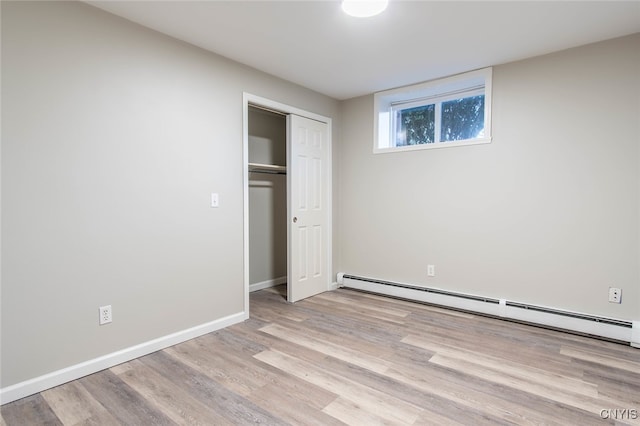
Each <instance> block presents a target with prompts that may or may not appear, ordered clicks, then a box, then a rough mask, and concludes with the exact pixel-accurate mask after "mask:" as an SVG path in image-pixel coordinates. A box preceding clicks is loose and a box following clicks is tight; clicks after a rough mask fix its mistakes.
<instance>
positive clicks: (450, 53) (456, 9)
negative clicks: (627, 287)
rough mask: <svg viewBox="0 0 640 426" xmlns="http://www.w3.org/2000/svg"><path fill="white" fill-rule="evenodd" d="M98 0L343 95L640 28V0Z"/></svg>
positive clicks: (214, 49)
mask: <svg viewBox="0 0 640 426" xmlns="http://www.w3.org/2000/svg"><path fill="white" fill-rule="evenodd" d="M89 3H90V4H92V5H94V6H97V7H99V8H101V9H104V10H106V11H109V12H111V13H114V14H116V15H119V16H122V17H124V18H127V19H129V20H131V21H134V22H137V23H139V24H142V25H144V26H146V27H149V28H152V29H155V30H157V31H160V32H162V33H165V34H168V35H170V36H173V37H175V38H177V39H180V40H183V41H186V42H188V43H191V44H194V45H196V46H199V47H202V48H204V49H207V50H210V51H212V52H216V53H218V54H220V55H222V56H226V57H228V58H231V59H233V60H235V61H238V62H241V63H243V64H246V65H249V66H251V67H254V68H257V69H259V70H262V71H264V72H267V73H269V74H273V75H276V76H278V77H281V78H283V79H286V80H289V81H292V82H295V83H297V84H300V85H302V86H305V87H308V88H310V89H313V90H316V91H318V92H321V93H324V94H326V95H329V96H331V97H333V98H336V99H348V98H352V97H355V96H359V95H363V94H368V93H373V92H376V91H379V90H384V89H389V88H394V87H399V86H403V85H407V84H412V83H417V82H422V81H426V80H430V79H433V78H438V77H442V76H446V75H452V74H456V73H460V72H464V71H469V70H473V69H477V68H482V67H485V66H489V65H498V64H501V63H505V62H511V61H515V60H519V59H524V58H527V57H532V56H537V55H541V54H545V53H550V52H554V51H558V50H563V49H567V48H570V47H574V46H579V45H583V44H588V43H592V42H596V41H600V40H606V39H610V38H615V37H619V36H623V35H627V34H632V33H636V32H640V1H626V2H614V1H602V2H597V1H564V2H559V1H534V2H524V1H497V2H487V1H478V0H476V1H468V2H462V1H400V0H391V2H390V4H389V7H388V8H387V10H386V11H385V12H384V13H383V14H381V15H378V16H376V17H373V18H352V17H349V16H346V15H345V14H344V13H342V11H341V8H340V2H339V1H337V0H336V1H329V0H327V1H268V0H262V1H237V0H236V1H184V0H182V1H89ZM639 49H640V47H639Z"/></svg>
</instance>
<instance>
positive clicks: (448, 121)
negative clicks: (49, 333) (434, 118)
mask: <svg viewBox="0 0 640 426" xmlns="http://www.w3.org/2000/svg"><path fill="white" fill-rule="evenodd" d="M440 126H441V127H440V140H441V141H442V142H447V141H460V140H463V139H474V138H479V137H482V133H483V130H484V95H481V96H471V97H468V98H462V99H454V100H452V101H447V102H443V103H442V123H441V125H440Z"/></svg>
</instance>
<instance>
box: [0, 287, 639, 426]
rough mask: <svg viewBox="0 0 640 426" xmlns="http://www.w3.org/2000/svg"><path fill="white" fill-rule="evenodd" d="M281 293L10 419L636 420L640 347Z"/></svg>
mask: <svg viewBox="0 0 640 426" xmlns="http://www.w3.org/2000/svg"><path fill="white" fill-rule="evenodd" d="M282 290H283V289H282V288H274V289H267V290H262V291H259V292H256V293H252V294H251V319H250V320H248V321H246V322H244V323H242V324H237V325H234V326H232V327H229V328H226V329H224V330H220V331H218V332H215V333H211V334H208V335H205V336H203V337H200V338H197V339H194V340H191V341H189V342H186V343H183V344H180V345H177V346H174V347H171V348H168V349H165V350H163V351H160V352H156V353H154V354H151V355H148V356H145V357H142V358H139V359H136V360H134V361H131V362H127V363H125V364H122V365H119V366H117V367H114V368H111V369H108V370H105V371H102V372H100V373H96V374H93V375H91V376H87V377H84V378H82V379H79V380H76V381H74V382H70V383H67V384H65V385H62V386H59V387H57V388H54V389H50V390H47V391H45V392H42V393H40V394H37V395H34V396H31V397H28V398H24V399H22V400H19V401H16V402H13V403H10V404H7V405H5V406H3V407H2V411H1V413H2V419H3V420H2V421H3V422H4V423H3V424H6V425H31V424H34V425H35V424H38V425H39V424H52V425H53V424H64V425H80V424H82V425H111V424H126V425H155V424H201V425H225V424H250V423H260V424H265V425H279V424H293V425H337V424H344V423H346V424H352V425H376V424H403V425H412V424H415V425H418V424H421V425H422V424H433V425H448V424H464V425H481V424H556V425H590V424H593V425H601V424H614V423H616V422H617V423H616V424H640V350H639V349H633V348H631V347H629V346H625V345H621V344H616V343H610V342H603V341H600V340H595V339H590V338H587V337H582V336H576V335H571V334H566V333H562V332H556V331H550V330H544V329H541V328H536V327H532V326H527V325H522V324H515V323H510V322H506V321H501V320H498V319H493V318H485V317H482V316H474V315H470V314H466V313H460V312H455V311H449V310H445V309H440V308H435V307H430V306H425V305H420V304H415V303H410V302H405V301H400V300H394V299H388V298H385V297H379V296H375V295H370V294H364V293H358V292H354V291H350V290H337V291H334V292H329V293H325V294H322V295H318V296H315V297H312V298H310V299H307V300H304V301H301V302H298V303H296V304H293V305H292V304H288V303H287V302H286V301H285V299H284V297H283V295H282ZM601 410H610V411H604V412H602V413H603V414H604V415H605V416H606V415H609V418H608V419H602V416H601ZM615 410H618V411H615ZM622 410H635V411H622ZM634 413H635V415H634ZM614 416H615V417H617V420H615V419H614V418H613V417H614ZM633 417H638V418H636V419H634V418H633Z"/></svg>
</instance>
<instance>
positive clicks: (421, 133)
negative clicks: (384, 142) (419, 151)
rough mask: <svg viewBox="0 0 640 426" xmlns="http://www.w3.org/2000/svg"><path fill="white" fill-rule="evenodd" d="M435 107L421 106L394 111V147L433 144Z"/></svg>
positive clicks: (432, 105)
mask: <svg viewBox="0 0 640 426" xmlns="http://www.w3.org/2000/svg"><path fill="white" fill-rule="evenodd" d="M435 110H436V108H435V105H434V104H431V105H422V106H418V107H414V108H406V109H402V110H398V111H396V146H407V145H420V144H425V143H433V142H434V139H435V128H436V115H435Z"/></svg>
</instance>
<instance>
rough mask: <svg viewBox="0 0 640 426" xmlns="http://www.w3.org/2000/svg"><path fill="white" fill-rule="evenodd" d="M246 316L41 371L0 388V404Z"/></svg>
mask: <svg viewBox="0 0 640 426" xmlns="http://www.w3.org/2000/svg"><path fill="white" fill-rule="evenodd" d="M248 318H249V314H248V312H239V313H237V314H233V315H229V316H227V317H224V318H220V319H218V320H215V321H211V322H208V323H206V324H201V325H198V326H195V327H192V328H188V329H186V330H182V331H179V332H176V333H172V334H169V335H167V336H163V337H159V338H157V339H153V340H150V341H148V342H144V343H141V344H139V345H135V346H131V347H129V348H126V349H123V350H120V351H117V352H113V353H110V354H107V355H104V356H101V357H98V358H94V359H91V360H89V361H85V362H82V363H80V364H76V365H72V366H70V367H66V368H63V369H61V370H58V371H53V372H51V373H48V374H45V375H43V376H40V377H35V378H33V379H29V380H25V381H24V382H20V383H16V384H15V385H11V386H7V387H5V388H2V389H0V405H2V404H6V403H9V402H12V401H15V400H18V399H20V398H24V397H26V396H29V395H33V394H36V393H38V392H42V391H44V390H47V389H50V388H53V387H55V386H59V385H61V384H64V383H67V382H70V381H72V380H76V379H79V378H81V377H84V376H87V375H89V374H93V373H97V372H98V371H102V370H104V369H106V368H110V367H113V366H114V365H118V364H122V363H123V362H127V361H131V360H132V359H135V358H139V357H141V356H144V355H148V354H150V353H153V352H156V351H159V350H161V349H164V348H168V347H169V346H173V345H176V344H178V343H182V342H185V341H187V340H191V339H193V338H195V337H199V336H202V335H204V334H207V333H211V332H213V331H216V330H220V329H222V328H225V327H228V326H230V325H233V324H237V323H240V322H242V321H244V320H246V319H248Z"/></svg>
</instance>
